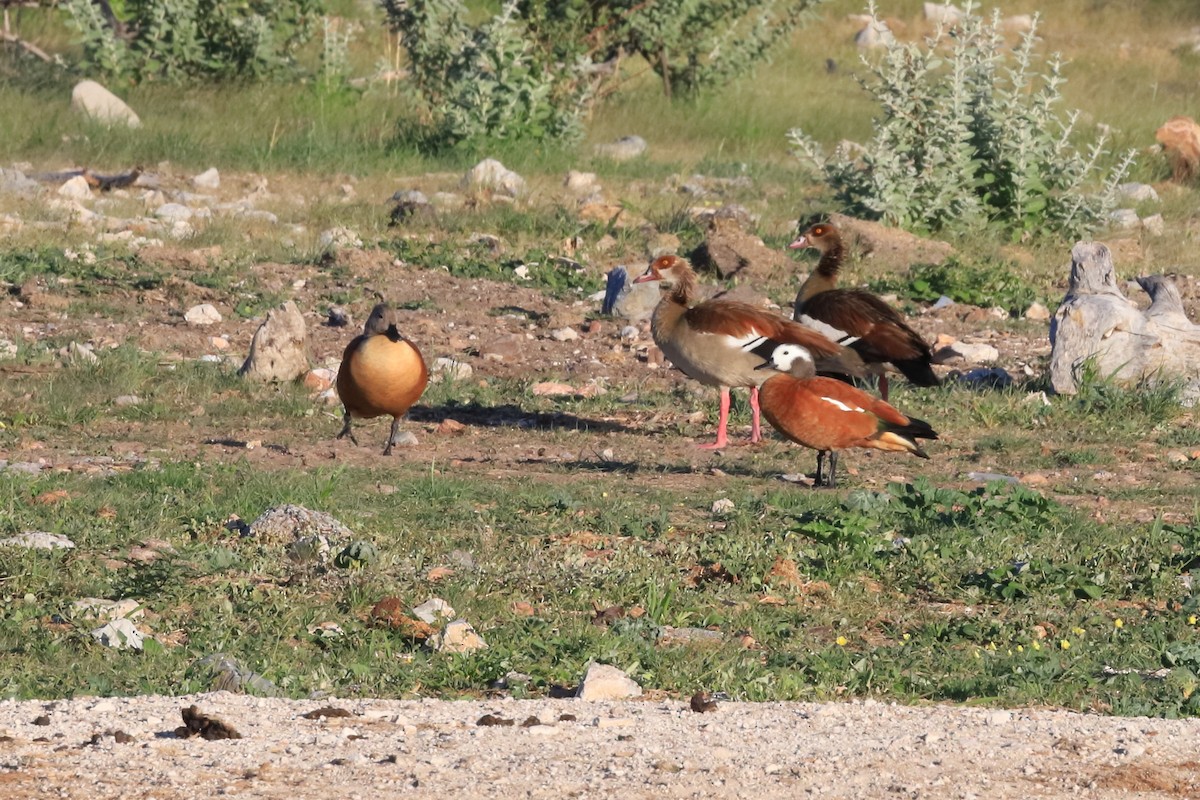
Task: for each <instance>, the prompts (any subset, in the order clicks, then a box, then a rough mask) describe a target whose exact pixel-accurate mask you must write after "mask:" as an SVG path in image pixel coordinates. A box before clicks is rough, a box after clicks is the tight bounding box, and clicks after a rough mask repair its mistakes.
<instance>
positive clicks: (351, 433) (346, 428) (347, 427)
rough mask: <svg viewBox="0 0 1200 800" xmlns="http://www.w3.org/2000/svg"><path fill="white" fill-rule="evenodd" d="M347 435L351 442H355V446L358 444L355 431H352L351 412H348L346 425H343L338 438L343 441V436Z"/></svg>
mask: <svg viewBox="0 0 1200 800" xmlns="http://www.w3.org/2000/svg"><path fill="white" fill-rule="evenodd" d="M347 435H349V437H350V441H352V442H354V444H355V445H357V444H358V439H355V438H354V431H352V430H350V412H349V411H347V412H346V415H345V423H344V424H343V425H342V431H341V433H339V434H338V435H337V438H339V439H341V438H342V437H343V436H347Z"/></svg>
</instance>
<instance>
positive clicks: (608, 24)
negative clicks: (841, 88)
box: [520, 0, 825, 97]
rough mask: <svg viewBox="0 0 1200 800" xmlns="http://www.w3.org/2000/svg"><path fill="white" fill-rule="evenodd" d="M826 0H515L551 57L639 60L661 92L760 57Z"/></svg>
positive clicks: (706, 83) (697, 85)
mask: <svg viewBox="0 0 1200 800" xmlns="http://www.w3.org/2000/svg"><path fill="white" fill-rule="evenodd" d="M824 1H825V0H717V1H716V2H706V3H698V2H696V1H695V0H656V1H655V2H649V3H647V2H645V0H618V1H617V2H612V3H598V2H595V0H522V2H521V3H520V9H521V13H522V15H523V16H525V17H526V18H527V19H528V20H529V23H530V27H531V28H532V29H533V30H534V31H535V32H536V35H537V36H538V38H539V40H540V41H542V42H544V43H545V46H547V47H548V48H549V49H550V50H551V51H552V52H554V53H555V55H556V57H557V58H559V59H561V60H573V59H574V58H576V57H578V56H579V55H587V57H588V59H589V60H590V61H592V62H596V63H605V62H613V61H616V60H619V59H620V58H622V57H624V56H630V55H634V56H640V57H642V58H643V59H645V61H646V63H647V64H648V65H649V66H650V69H652V70H653V71H654V72H655V73H656V74H657V75H658V77H659V79H660V80H661V81H662V84H663V91H664V93H665V94H666V95H667V96H668V97H670V96H672V95H673V94H682V95H694V94H696V93H697V92H699V91H702V90H704V89H708V88H711V87H713V86H719V85H721V84H723V83H726V82H728V81H730V80H732V79H733V78H736V77H738V76H740V75H744V74H746V73H747V72H749V71H751V70H752V69H753V68H754V67H755V66H757V65H758V64H760V63H762V62H763V61H765V60H767V59H768V58H769V57H770V55H771V53H772V52H773V51H774V50H775V48H776V47H777V46H778V45H780V44H782V43H785V42H787V40H788V38H789V37H790V36H791V34H792V32H793V31H794V30H795V29H796V28H797V27H799V26H800V25H801V24H803V23H804V22H806V21H808V20H809V19H811V18H812V16H813V14H812V10H813V8H815V7H816V6H817V5H819V4H820V3H822V2H824Z"/></svg>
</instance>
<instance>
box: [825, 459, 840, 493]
mask: <svg viewBox="0 0 1200 800" xmlns="http://www.w3.org/2000/svg"><path fill="white" fill-rule="evenodd" d="M837 456H838V451H837V450H830V451H829V479H828V480H827V481H825V485H826V486H828V487H829V488H830V489H835V488H837Z"/></svg>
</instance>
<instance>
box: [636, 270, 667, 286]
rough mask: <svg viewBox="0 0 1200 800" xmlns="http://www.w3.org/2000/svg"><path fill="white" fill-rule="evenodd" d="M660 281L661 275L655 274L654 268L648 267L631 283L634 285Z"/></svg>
mask: <svg viewBox="0 0 1200 800" xmlns="http://www.w3.org/2000/svg"><path fill="white" fill-rule="evenodd" d="M660 280H662V275H659V274H658V273H657V272H655V271H654V267H650V268H649V269H647V270H646V271H645V272H643V273H642V274H641V275H638V276H637V277H636V278H634V279H633V282H634V283H649V282H650V281H660Z"/></svg>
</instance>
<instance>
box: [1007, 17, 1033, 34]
mask: <svg viewBox="0 0 1200 800" xmlns="http://www.w3.org/2000/svg"><path fill="white" fill-rule="evenodd" d="M1000 27H1001V28H1002V29H1003V30H1006V31H1009V32H1010V33H1027V32H1029V31H1031V30H1033V15H1032V14H1013V15H1012V16H1011V17H1005V18H1004V19H1002V20H1001V21H1000Z"/></svg>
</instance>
